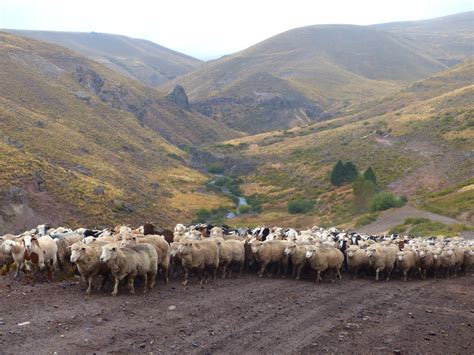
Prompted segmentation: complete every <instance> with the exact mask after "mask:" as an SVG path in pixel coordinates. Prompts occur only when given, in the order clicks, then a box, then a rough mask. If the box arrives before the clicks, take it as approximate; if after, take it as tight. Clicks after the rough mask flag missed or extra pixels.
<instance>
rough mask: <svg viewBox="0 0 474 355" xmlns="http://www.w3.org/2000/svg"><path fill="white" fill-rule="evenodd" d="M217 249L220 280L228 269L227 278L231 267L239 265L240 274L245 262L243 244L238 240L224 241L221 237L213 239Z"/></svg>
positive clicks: (230, 272)
mask: <svg viewBox="0 0 474 355" xmlns="http://www.w3.org/2000/svg"><path fill="white" fill-rule="evenodd" d="M215 241H216V243H217V246H218V248H219V264H220V267H221V269H222V278H225V277H226V270H227V268H228V267H229V273H228V276H229V277H230V276H231V274H232V266H233V265H239V269H240V274H242V269H243V266H244V262H245V248H244V242H243V241H239V240H233V239H229V240H224V239H223V238H221V237H218V238H215Z"/></svg>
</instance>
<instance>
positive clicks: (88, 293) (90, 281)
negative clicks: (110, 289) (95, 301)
mask: <svg viewBox="0 0 474 355" xmlns="http://www.w3.org/2000/svg"><path fill="white" fill-rule="evenodd" d="M93 279H94V277H93V276H89V277H88V279H87V283H88V287H87V290H86V295H87V296H89V295H90V294H91V290H92V280H93Z"/></svg>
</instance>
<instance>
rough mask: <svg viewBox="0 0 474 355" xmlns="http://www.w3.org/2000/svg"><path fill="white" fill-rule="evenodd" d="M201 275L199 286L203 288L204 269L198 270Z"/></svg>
mask: <svg viewBox="0 0 474 355" xmlns="http://www.w3.org/2000/svg"><path fill="white" fill-rule="evenodd" d="M198 275H199V284H200V285H201V286H202V282H203V280H204V268H202V269H199V270H198Z"/></svg>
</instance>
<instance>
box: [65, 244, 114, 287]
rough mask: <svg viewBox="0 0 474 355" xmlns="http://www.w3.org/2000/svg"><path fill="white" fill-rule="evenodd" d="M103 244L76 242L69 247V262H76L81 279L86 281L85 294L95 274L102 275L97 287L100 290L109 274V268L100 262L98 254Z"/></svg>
mask: <svg viewBox="0 0 474 355" xmlns="http://www.w3.org/2000/svg"><path fill="white" fill-rule="evenodd" d="M104 245H106V243H102V242H94V243H92V244H84V243H82V242H77V243H74V244H73V245H71V246H70V247H69V250H70V251H71V256H70V262H71V263H73V264H76V266H77V270H78V271H79V273H80V274H81V278H82V280H83V281H84V282H87V285H88V287H87V290H86V295H90V293H91V290H92V283H93V281H94V279H95V278H96V277H97V276H99V275H101V276H102V285H101V286H100V287H99V288H98V290H100V289H101V288H102V287H103V286H104V284H105V282H106V281H107V278H108V276H109V274H110V268H109V267H108V266H107V264H104V263H101V262H100V254H101V253H102V247H103V246H104Z"/></svg>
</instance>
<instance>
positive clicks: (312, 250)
mask: <svg viewBox="0 0 474 355" xmlns="http://www.w3.org/2000/svg"><path fill="white" fill-rule="evenodd" d="M315 252H316V248H308V249H307V250H306V259H311V257H312V256H313V255H314V253H315Z"/></svg>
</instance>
